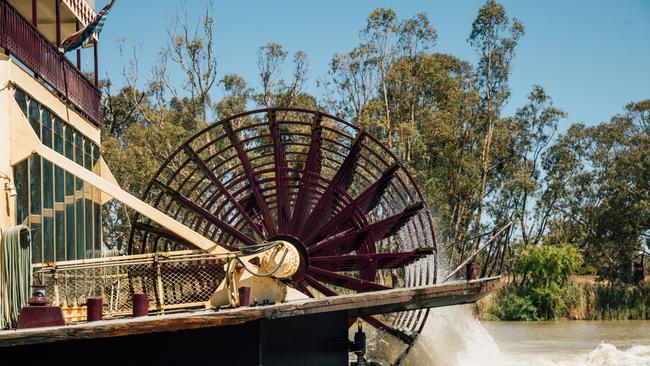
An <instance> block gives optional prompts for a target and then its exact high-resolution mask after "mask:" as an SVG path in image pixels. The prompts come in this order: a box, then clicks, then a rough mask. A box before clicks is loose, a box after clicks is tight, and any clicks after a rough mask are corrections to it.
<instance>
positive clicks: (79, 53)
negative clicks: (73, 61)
mask: <svg viewBox="0 0 650 366" xmlns="http://www.w3.org/2000/svg"><path fill="white" fill-rule="evenodd" d="M74 25H75V32H79V19H75V21H74ZM76 52H77V69H79V71H81V49H80V48H77V51H76Z"/></svg>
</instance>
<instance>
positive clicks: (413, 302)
mask: <svg viewBox="0 0 650 366" xmlns="http://www.w3.org/2000/svg"><path fill="white" fill-rule="evenodd" d="M498 284H499V277H492V278H486V279H480V280H476V281H469V282H462V283H453V284H446V285H430V286H421V287H412V288H401V289H392V290H383V291H376V292H367V293H361V294H353V295H341V296H334V297H326V298H318V299H304V300H297V301H292V302H287V303H282V304H277V305H270V306H257V307H241V308H236V309H226V310H220V311H214V310H204V311H199V312H189V313H177V314H169V315H159V316H149V317H139V318H124V319H114V320H103V321H98V322H90V323H79V324H75V325H68V326H62V327H52V328H34V329H25V330H17V331H0V348H2V347H13V346H20V345H29V344H41V343H51V342H62V341H71V340H81V339H97V338H113V337H122V336H128V335H134V334H148V333H159V332H174V331H180V330H186V329H198V328H214V327H223V326H230V325H241V324H244V323H247V322H251V321H256V320H260V319H279V318H289V317H295V316H302V315H309V314H318V313H328V312H336V311H345V312H346V313H347V315H348V316H350V317H359V316H367V315H375V314H384V313H391V312H396V311H405V310H415V309H422V308H431V307H440V306H449V305H456V304H467V303H472V302H475V301H477V300H479V299H481V298H482V297H484V296H486V295H487V294H488V293H489V292H491V291H494V290H495V289H496V288H497V287H498Z"/></svg>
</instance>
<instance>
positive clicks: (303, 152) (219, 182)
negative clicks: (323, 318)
mask: <svg viewBox="0 0 650 366" xmlns="http://www.w3.org/2000/svg"><path fill="white" fill-rule="evenodd" d="M143 199H144V200H145V201H146V202H148V203H149V204H151V205H152V206H154V207H156V208H157V209H159V210H161V211H163V212H165V213H166V214H168V215H169V216H171V217H173V218H175V219H176V220H178V221H180V222H182V223H184V224H185V225H187V226H189V227H191V228H193V229H194V230H196V231H197V232H199V233H201V234H203V235H204V236H206V237H207V238H211V239H212V240H213V241H215V242H216V243H219V244H221V245H222V246H224V247H226V248H228V249H230V250H233V251H237V250H239V249H240V248H243V247H245V246H250V245H256V244H260V243H263V242H265V241H272V240H274V239H284V240H286V241H289V242H292V243H293V244H294V245H299V246H302V247H304V248H305V250H306V253H307V254H308V255H307V257H308V258H307V262H308V263H307V265H306V266H305V268H304V270H303V271H301V274H300V275H299V276H294V278H293V279H292V280H291V281H290V283H288V285H289V286H292V287H294V288H295V289H297V290H299V291H301V292H302V293H304V294H305V295H307V296H310V297H315V296H336V295H337V294H341V293H354V292H367V291H376V290H384V289H389V288H396V287H410V286H420V285H428V284H433V283H435V282H436V259H435V258H436V256H435V254H436V238H435V231H434V226H433V222H432V220H431V216H430V213H429V211H428V209H427V207H426V204H425V201H424V198H423V196H422V194H421V193H420V191H419V189H418V187H417V185H416V184H415V181H414V180H413V178H412V177H411V175H410V174H409V172H408V171H407V169H406V168H405V167H404V166H403V165H402V164H401V163H400V161H399V160H398V159H397V157H396V156H395V155H394V154H393V153H392V152H391V151H390V150H388V149H387V148H386V147H385V146H384V145H383V144H382V143H380V142H379V141H378V140H377V139H376V138H374V137H372V136H371V135H369V134H367V133H366V132H364V131H361V130H359V129H358V128H357V127H355V126H354V125H352V124H350V123H348V122H346V121H344V120H341V119H339V118H336V117H334V116H331V115H327V114H325V113H322V112H318V111H311V110H303V109H286V108H275V109H262V110H255V111H251V112H246V113H242V114H238V115H235V116H232V117H230V118H226V119H224V120H222V121H219V122H216V123H214V124H211V125H210V126H208V127H207V128H205V129H204V130H202V131H200V132H199V133H197V134H196V135H194V136H193V137H192V138H190V139H189V140H188V141H186V142H184V143H183V144H182V145H181V146H180V147H179V148H178V149H177V150H176V151H175V152H174V153H173V154H172V155H171V156H170V157H169V158H168V159H167V161H166V162H165V163H164V164H163V165H162V166H161V167H160V169H159V170H158V172H157V173H156V174H155V176H154V177H153V179H152V180H151V182H150V183H149V185H148V187H147V189H146V191H145V193H144V195H143ZM134 222H135V224H134V225H133V230H132V233H131V239H130V244H129V249H130V252H131V253H132V254H136V253H147V252H156V251H169V250H176V249H181V248H186V247H187V246H188V244H187V243H185V242H184V241H183V240H182V239H180V238H177V237H175V236H174V235H173V234H171V233H170V232H168V231H166V230H165V229H164V228H161V227H158V226H156V225H155V224H154V223H152V222H151V221H149V220H148V219H146V218H144V217H142V216H140V217H138V218H137V219H136V220H135V221H134ZM426 315H427V310H413V311H408V312H403V313H398V314H394V315H391V316H386V317H381V318H379V317H369V316H364V317H363V318H364V319H365V320H366V321H367V322H368V323H370V324H372V325H373V326H375V327H377V328H379V329H381V330H384V331H387V332H389V333H391V334H393V335H395V336H397V337H399V338H400V339H402V340H403V341H405V342H410V340H411V339H412V338H411V335H412V334H413V332H418V331H419V330H420V329H421V327H422V326H423V324H424V321H425V319H426Z"/></svg>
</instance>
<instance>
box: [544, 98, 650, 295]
mask: <svg viewBox="0 0 650 366" xmlns="http://www.w3.org/2000/svg"><path fill="white" fill-rule="evenodd" d="M649 115H650V102H649V101H643V102H640V103H633V104H630V105H628V106H627V110H626V113H625V114H623V115H618V116H615V117H613V118H612V119H611V121H610V122H608V123H603V124H600V125H596V126H593V127H586V126H584V125H579V124H576V125H573V126H571V127H570V128H569V130H568V131H567V132H566V133H565V134H564V135H563V136H561V137H560V138H559V139H558V141H557V142H556V143H555V144H554V145H553V146H552V147H551V148H550V149H549V152H548V154H547V155H546V157H545V159H544V167H545V170H546V172H547V176H546V178H545V180H546V181H547V184H548V186H549V187H550V188H551V189H550V190H549V191H548V193H547V194H546V195H544V196H543V197H542V200H543V201H544V204H545V205H547V206H548V207H552V208H553V210H552V211H551V212H550V219H549V222H550V230H549V238H550V240H552V241H553V242H571V243H575V244H576V245H577V246H578V247H579V248H580V250H581V251H582V252H583V253H584V254H585V259H586V261H587V263H588V264H589V265H591V266H593V267H595V268H596V269H597V271H598V274H599V275H600V276H601V278H604V279H607V280H609V281H615V282H628V283H630V282H632V281H633V280H634V277H633V275H632V274H633V273H632V270H633V268H634V263H635V261H638V260H639V253H640V252H642V251H646V252H647V237H648V232H649V231H650V205H648V199H647V198H648V197H650V183H649V182H650V179H648V177H649V176H650V154H648V151H650V134H649V131H650V129H649V128H648V126H649V125H650V117H649Z"/></svg>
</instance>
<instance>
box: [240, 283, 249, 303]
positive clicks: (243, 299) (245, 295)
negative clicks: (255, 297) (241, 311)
mask: <svg viewBox="0 0 650 366" xmlns="http://www.w3.org/2000/svg"><path fill="white" fill-rule="evenodd" d="M250 304H251V288H250V287H245V286H244V287H240V288H239V306H250Z"/></svg>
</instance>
